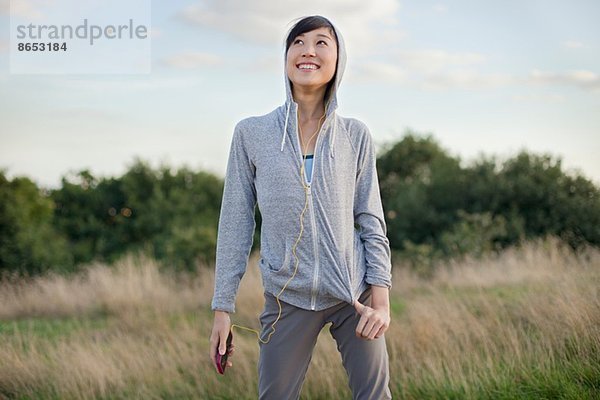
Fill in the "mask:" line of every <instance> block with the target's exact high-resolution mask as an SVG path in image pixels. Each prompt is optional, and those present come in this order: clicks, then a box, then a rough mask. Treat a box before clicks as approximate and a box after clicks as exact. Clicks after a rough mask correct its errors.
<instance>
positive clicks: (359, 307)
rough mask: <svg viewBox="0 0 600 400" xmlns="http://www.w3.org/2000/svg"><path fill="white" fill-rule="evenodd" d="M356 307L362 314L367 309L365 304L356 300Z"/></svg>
mask: <svg viewBox="0 0 600 400" xmlns="http://www.w3.org/2000/svg"><path fill="white" fill-rule="evenodd" d="M354 308H355V309H356V312H358V313H359V314H360V315H362V313H363V311H364V309H365V306H364V305H363V304H362V303H361V302H360V301H358V300H356V301H355V302H354Z"/></svg>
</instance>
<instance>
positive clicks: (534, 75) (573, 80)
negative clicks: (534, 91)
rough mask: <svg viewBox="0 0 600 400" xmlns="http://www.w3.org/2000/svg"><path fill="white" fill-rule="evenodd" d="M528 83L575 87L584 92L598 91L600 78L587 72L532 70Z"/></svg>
mask: <svg viewBox="0 0 600 400" xmlns="http://www.w3.org/2000/svg"><path fill="white" fill-rule="evenodd" d="M529 81H530V82H531V83H534V84H560V85H569V86H576V87H579V88H581V89H585V90H598V89H600V76H598V74H596V73H594V72H592V71H587V70H574V71H568V72H562V73H557V72H546V71H541V70H538V69H534V70H533V71H531V73H530V74H529Z"/></svg>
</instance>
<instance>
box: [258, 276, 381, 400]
mask: <svg viewBox="0 0 600 400" xmlns="http://www.w3.org/2000/svg"><path fill="white" fill-rule="evenodd" d="M264 296H265V308H264V311H263V312H262V314H261V315H260V323H261V338H262V339H263V340H267V338H268V334H269V332H271V325H272V324H273V322H274V321H275V319H276V318H277V314H278V313H279V306H278V304H277V299H276V298H275V296H273V295H272V294H270V293H266V292H265V294H264ZM359 301H360V302H361V303H362V304H366V305H370V304H371V288H370V287H369V288H368V289H367V290H365V292H364V293H363V294H362V295H361V296H360V298H359ZM280 303H281V307H282V309H281V317H280V318H279V321H277V323H276V324H275V332H274V333H273V335H272V336H271V340H270V341H269V342H268V343H267V344H264V343H262V342H259V343H260V355H259V361H258V392H259V393H258V394H259V399H260V400H282V399H285V400H287V399H298V398H299V397H300V390H301V389H302V385H303V383H304V379H305V376H306V371H307V370H308V365H309V364H310V360H311V358H312V353H313V348H314V346H315V344H316V342H317V338H318V335H319V332H321V329H322V328H323V327H324V326H325V324H327V323H329V322H331V327H330V329H329V331H330V333H331V336H333V338H334V339H335V341H336V343H337V348H338V350H339V351H340V353H341V355H342V364H343V365H344V368H345V369H346V373H347V375H348V379H349V385H350V389H351V390H352V398H353V399H355V400H356V399H359V400H367V399H373V400H375V399H377V400H381V399H391V398H392V394H391V392H390V389H389V380H390V377H389V375H390V374H389V359H388V353H387V348H386V344H385V334H384V335H382V336H381V337H379V338H378V339H374V340H366V339H362V338H359V337H357V336H356V333H355V330H356V326H357V325H358V321H359V320H360V315H359V314H358V312H356V309H355V308H354V306H353V305H351V304H348V303H346V302H343V303H341V304H338V305H335V306H333V307H330V308H327V309H325V310H322V311H311V310H304V309H301V308H298V307H295V306H293V305H291V304H288V303H285V302H283V301H281V300H280ZM323 373H324V374H326V373H327V371H323Z"/></svg>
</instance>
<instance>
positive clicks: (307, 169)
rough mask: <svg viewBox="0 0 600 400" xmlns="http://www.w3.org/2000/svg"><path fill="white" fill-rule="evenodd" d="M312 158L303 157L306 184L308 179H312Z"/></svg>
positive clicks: (308, 156)
mask: <svg viewBox="0 0 600 400" xmlns="http://www.w3.org/2000/svg"><path fill="white" fill-rule="evenodd" d="M313 157H314V154H305V155H304V158H305V159H306V163H305V165H304V171H305V174H306V181H307V182H308V183H310V178H312V166H313Z"/></svg>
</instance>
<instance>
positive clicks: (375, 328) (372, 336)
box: [368, 322, 383, 340]
mask: <svg viewBox="0 0 600 400" xmlns="http://www.w3.org/2000/svg"><path fill="white" fill-rule="evenodd" d="M382 325H383V323H382V322H378V323H376V324H375V325H373V328H371V331H370V332H369V335H368V336H369V340H373V339H375V335H377V332H379V329H380V328H381V326H382Z"/></svg>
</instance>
